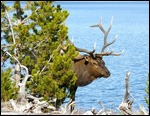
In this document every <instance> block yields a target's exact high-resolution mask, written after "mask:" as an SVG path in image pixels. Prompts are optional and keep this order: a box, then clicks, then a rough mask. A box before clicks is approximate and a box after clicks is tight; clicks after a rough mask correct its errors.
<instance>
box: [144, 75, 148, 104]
mask: <svg viewBox="0 0 150 116" xmlns="http://www.w3.org/2000/svg"><path fill="white" fill-rule="evenodd" d="M146 85H147V88H146V89H145V92H146V94H147V95H148V97H144V98H145V101H146V104H147V106H148V107H149V73H148V80H147V82H146Z"/></svg>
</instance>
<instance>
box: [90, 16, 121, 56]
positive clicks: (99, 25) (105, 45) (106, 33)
mask: <svg viewBox="0 0 150 116" xmlns="http://www.w3.org/2000/svg"><path fill="white" fill-rule="evenodd" d="M112 22H113V17H112V19H111V23H110V26H109V28H108V30H107V31H105V29H104V28H103V26H102V18H100V24H97V25H93V26H90V27H99V28H100V30H101V31H102V32H103V33H104V45H103V47H102V50H101V53H99V54H97V55H98V56H99V55H102V56H108V55H113V56H119V55H121V54H122V53H123V52H124V49H123V50H122V51H121V52H120V53H114V51H111V52H108V51H106V52H104V49H105V48H106V47H108V46H109V45H111V44H113V43H114V42H115V40H116V39H117V35H116V37H115V39H114V40H113V41H112V42H110V43H107V36H108V33H109V32H110V29H111V27H112Z"/></svg>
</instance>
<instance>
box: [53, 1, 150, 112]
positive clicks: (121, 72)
mask: <svg viewBox="0 0 150 116" xmlns="http://www.w3.org/2000/svg"><path fill="white" fill-rule="evenodd" d="M55 4H60V5H61V7H62V8H63V9H66V10H68V12H69V13H70V15H69V16H68V18H67V20H66V25H67V26H68V28H69V30H68V31H69V37H70V39H72V38H74V44H75V45H76V46H78V47H82V48H86V49H88V50H92V49H93V45H94V43H95V42H96V45H97V46H96V52H100V50H101V48H102V44H103V33H102V32H101V31H100V30H99V28H91V27H89V26H91V25H94V24H98V23H99V21H100V18H102V24H103V27H104V29H106V30H107V29H108V27H109V25H110V20H111V18H112V16H113V19H114V20H113V26H112V29H111V31H110V33H109V35H108V42H111V41H112V40H113V39H114V38H115V36H116V34H118V39H117V40H116V41H115V43H114V44H113V45H112V46H110V47H109V50H115V52H120V51H121V50H122V49H125V51H124V53H123V54H122V55H121V56H105V57H104V61H105V63H106V66H107V67H108V69H109V70H110V72H111V76H110V77H109V78H107V79H104V78H100V79H97V80H95V81H93V82H92V83H91V84H89V85H87V86H84V87H79V88H78V89H77V92H76V108H81V109H85V110H88V109H91V108H92V107H95V108H96V109H100V108H102V107H101V106H100V105H99V104H98V102H97V101H98V100H100V101H101V102H102V103H103V105H104V106H105V107H106V108H114V109H115V108H118V106H119V105H120V103H121V102H122V99H123V97H124V94H125V75H126V71H130V80H129V84H130V86H129V88H130V93H131V94H132V95H133V96H134V103H133V108H135V109H139V104H142V105H144V107H147V105H146V103H145V100H144V96H147V94H146V93H145V91H144V89H145V88H146V87H147V86H146V81H147V79H148V78H147V77H148V72H149V3H148V2H55Z"/></svg>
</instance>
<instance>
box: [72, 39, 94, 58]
mask: <svg viewBox="0 0 150 116" xmlns="http://www.w3.org/2000/svg"><path fill="white" fill-rule="evenodd" d="M69 42H70V43H71V44H72V45H74V44H73V39H72V42H71V41H70V40H69ZM74 47H75V48H76V50H77V51H78V52H85V53H87V54H90V55H93V53H94V52H95V51H96V43H95V44H94V48H93V50H92V51H89V50H87V49H83V48H78V47H76V46H75V45H74Z"/></svg>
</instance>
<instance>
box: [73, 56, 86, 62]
mask: <svg viewBox="0 0 150 116" xmlns="http://www.w3.org/2000/svg"><path fill="white" fill-rule="evenodd" d="M83 58H84V57H83V56H82V55H78V56H76V57H75V58H74V59H73V61H75V62H76V61H79V60H81V59H83Z"/></svg>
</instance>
